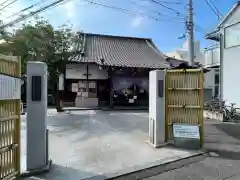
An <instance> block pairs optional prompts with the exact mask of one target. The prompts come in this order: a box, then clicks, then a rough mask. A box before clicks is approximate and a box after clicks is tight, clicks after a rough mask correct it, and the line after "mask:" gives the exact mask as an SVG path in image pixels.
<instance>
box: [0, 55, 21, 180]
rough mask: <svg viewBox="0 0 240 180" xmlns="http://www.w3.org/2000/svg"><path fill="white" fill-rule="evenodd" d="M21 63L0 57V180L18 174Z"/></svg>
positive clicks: (11, 57) (14, 58) (17, 59)
mask: <svg viewBox="0 0 240 180" xmlns="http://www.w3.org/2000/svg"><path fill="white" fill-rule="evenodd" d="M20 69H21V62H20V59H19V58H18V57H15V56H3V55H0V180H9V179H12V178H14V177H16V176H17V175H19V173H20V108H21V107H20V101H21V100H20V98H21V79H20V76H21V70H20Z"/></svg>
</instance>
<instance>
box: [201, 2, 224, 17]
mask: <svg viewBox="0 0 240 180" xmlns="http://www.w3.org/2000/svg"><path fill="white" fill-rule="evenodd" d="M204 1H205V2H206V3H207V5H208V7H209V8H210V9H211V10H212V12H213V13H214V14H215V15H216V16H217V17H218V19H220V17H219V14H218V13H217V12H216V11H215V10H214V8H213V7H212V6H211V4H210V3H209V2H208V0H204Z"/></svg>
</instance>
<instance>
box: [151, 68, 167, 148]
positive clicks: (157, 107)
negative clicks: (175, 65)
mask: <svg viewBox="0 0 240 180" xmlns="http://www.w3.org/2000/svg"><path fill="white" fill-rule="evenodd" d="M164 82H165V71H160V70H156V71H151V72H150V75H149V140H150V143H151V144H153V145H154V146H155V147H158V146H160V145H162V144H164V143H165V98H164V94H165V93H164Z"/></svg>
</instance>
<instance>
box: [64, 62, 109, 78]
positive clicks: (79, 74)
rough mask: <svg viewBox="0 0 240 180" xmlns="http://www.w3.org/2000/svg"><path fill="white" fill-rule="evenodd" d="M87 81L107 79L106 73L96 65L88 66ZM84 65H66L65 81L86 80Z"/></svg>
mask: <svg viewBox="0 0 240 180" xmlns="http://www.w3.org/2000/svg"><path fill="white" fill-rule="evenodd" d="M88 70H89V74H91V75H89V79H108V73H107V71H106V70H104V69H99V66H98V65H96V64H89V65H88ZM86 71H87V70H86V64H67V65H66V79H86V75H83V74H86V73H87V72H86Z"/></svg>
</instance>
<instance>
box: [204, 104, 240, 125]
mask: <svg viewBox="0 0 240 180" xmlns="http://www.w3.org/2000/svg"><path fill="white" fill-rule="evenodd" d="M235 105H236V104H235V103H230V106H227V105H226V103H225V101H220V100H218V99H213V100H212V101H211V102H207V103H205V109H206V110H208V111H213V112H217V111H218V112H221V113H222V114H223V121H225V122H231V121H236V120H239V121H240V108H236V107H235Z"/></svg>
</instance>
